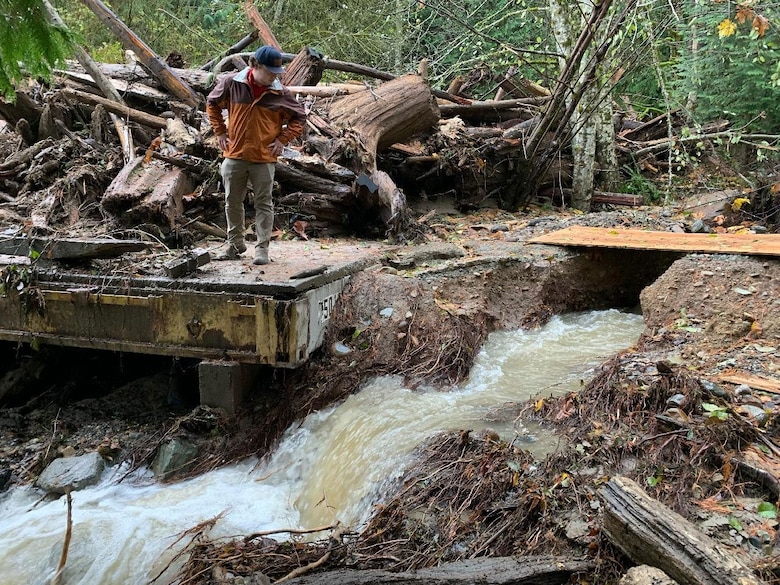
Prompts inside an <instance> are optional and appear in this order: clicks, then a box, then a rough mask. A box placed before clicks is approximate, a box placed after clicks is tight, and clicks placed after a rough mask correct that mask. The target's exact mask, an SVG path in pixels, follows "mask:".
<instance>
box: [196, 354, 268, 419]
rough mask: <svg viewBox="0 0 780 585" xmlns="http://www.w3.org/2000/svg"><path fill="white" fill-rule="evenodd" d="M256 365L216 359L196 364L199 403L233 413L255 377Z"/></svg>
mask: <svg viewBox="0 0 780 585" xmlns="http://www.w3.org/2000/svg"><path fill="white" fill-rule="evenodd" d="M257 369H258V366H257V365H255V364H242V363H239V362H227V361H217V360H204V361H202V362H200V364H198V387H199V390H200V403H201V404H205V405H206V406H211V407H213V408H223V409H224V410H225V411H226V412H227V413H228V414H235V413H236V411H237V410H238V407H239V405H240V404H241V401H242V400H243V398H244V394H245V393H246V392H247V391H248V390H249V389H250V388H251V387H252V385H253V384H254V382H255V378H256V377H257Z"/></svg>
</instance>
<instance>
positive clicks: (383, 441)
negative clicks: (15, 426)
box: [0, 311, 643, 585]
mask: <svg viewBox="0 0 780 585" xmlns="http://www.w3.org/2000/svg"><path fill="white" fill-rule="evenodd" d="M642 327H643V324H642V320H641V317H639V316H637V315H629V314H625V313H620V312H618V311H602V312H594V313H586V314H581V315H567V316H564V317H560V318H559V317H556V318H554V319H553V320H552V321H551V322H550V323H549V324H548V325H547V326H545V327H544V328H541V329H539V330H536V331H525V332H524V331H517V332H501V333H494V334H492V335H491V336H490V338H489V340H488V342H487V343H486V345H485V348H484V349H483V351H482V352H481V353H480V355H479V357H478V359H477V362H476V364H475V366H474V368H473V370H472V373H471V376H470V378H469V380H468V381H467V382H466V383H465V384H464V385H463V386H462V387H461V388H459V389H455V390H452V391H447V392H444V391H438V390H428V391H419V390H417V391H414V392H412V391H410V390H408V389H406V388H404V387H403V386H402V385H401V383H400V380H399V379H397V378H394V377H384V378H379V379H376V380H373V381H371V382H370V383H368V384H367V385H366V386H365V387H364V388H362V389H361V390H360V391H359V392H357V393H355V394H353V395H351V396H350V397H349V398H347V399H346V400H345V401H344V402H343V403H342V404H340V405H338V406H336V407H334V408H330V409H327V410H324V411H321V412H317V413H314V414H312V415H311V416H309V417H307V419H306V420H304V421H302V422H301V423H300V424H299V425H295V426H294V427H293V428H291V429H289V430H288V431H287V432H286V433H285V435H284V437H283V439H282V441H281V443H280V445H279V447H278V449H277V451H276V452H275V453H274V454H273V456H272V457H271V458H270V459H269V460H268V461H267V462H265V463H264V464H262V465H257V462H256V461H247V462H245V463H243V464H241V465H235V466H231V467H229V468H224V469H219V470H216V471H214V472H211V473H208V474H205V475H203V476H201V477H197V478H194V479H192V480H189V481H186V482H181V483H178V484H174V485H167V486H160V485H157V484H155V483H154V482H153V481H151V479H150V478H148V477H143V476H139V477H134V478H132V479H131V480H129V481H128V480H126V481H125V482H123V483H122V484H118V485H117V484H116V483H115V482H113V481H112V473H111V472H110V471H109V472H107V473H106V475H105V477H104V479H103V482H101V484H100V485H99V486H96V487H92V488H87V489H84V490H80V491H78V492H74V493H73V536H72V541H71V546H70V550H69V553H68V563H67V569H66V573H65V580H64V583H66V584H67V585H95V584H100V585H114V584H116V585H127V584H136V583H138V584H142V583H146V582H148V581H149V580H150V579H151V578H153V577H155V576H156V575H157V574H158V573H159V572H160V571H161V570H162V569H163V568H164V567H165V566H166V564H167V563H168V561H169V560H170V558H171V557H172V555H173V552H172V551H167V552H165V551H166V549H167V548H168V547H169V546H172V545H173V543H174V542H175V541H176V540H177V538H179V536H180V535H181V533H183V532H184V531H185V530H187V529H190V528H192V527H193V526H196V525H197V524H199V523H201V522H203V521H204V520H207V519H209V518H213V517H214V516H216V515H218V514H223V517H222V518H221V519H220V520H219V522H218V523H217V524H216V526H215V528H214V529H213V530H212V531H211V532H210V534H211V536H215V537H216V536H239V535H246V534H250V533H253V532H258V531H263V530H275V529H283V528H314V527H318V526H322V525H325V524H329V523H332V522H334V521H335V520H340V521H341V522H343V523H345V524H347V525H350V526H357V525H358V524H359V523H360V522H362V521H364V520H365V519H366V518H367V517H368V515H369V514H370V512H371V506H372V505H373V504H374V503H376V502H378V501H379V499H380V498H381V494H382V493H383V490H385V489H386V488H387V486H388V485H390V484H392V482H393V481H394V480H395V479H397V478H398V477H400V475H401V474H402V473H403V470H404V468H405V467H406V466H407V465H409V464H410V462H411V454H412V452H413V451H414V449H415V447H417V446H418V445H419V444H420V443H422V442H423V441H424V440H425V439H427V438H428V437H430V436H432V435H433V434H435V433H437V432H440V431H445V430H458V429H466V428H468V429H473V430H475V431H476V430H479V429H482V428H485V427H487V426H490V427H493V428H499V430H500V432H501V433H502V436H504V438H505V439H508V440H511V439H512V437H511V436H509V435H510V434H512V430H513V424H512V420H511V419H510V420H507V421H503V422H504V423H505V424H504V425H503V426H501V424H499V425H498V426H497V425H496V423H497V422H499V423H501V421H496V420H495V415H492V416H491V420H490V421H486V420H485V417H486V416H487V415H488V414H490V413H491V412H494V411H495V409H496V408H497V407H501V406H503V405H504V404H506V403H517V402H523V401H525V400H527V399H528V398H530V397H532V396H535V395H537V394H541V395H543V396H547V395H550V394H551V393H561V392H566V391H570V390H573V389H576V388H577V387H579V381H580V379H582V378H585V377H587V375H588V371H589V369H590V368H592V367H594V366H595V365H597V364H599V363H601V361H603V359H604V358H606V357H608V356H609V355H611V354H612V353H614V352H616V351H618V350H621V349H623V348H626V347H628V346H630V345H632V344H633V343H634V342H635V341H636V339H637V337H638V336H639V334H640V333H641V330H642ZM117 475H119V474H117ZM40 497H41V492H39V491H38V490H35V489H19V490H12V491H10V492H7V493H5V494H0V585H17V584H21V583H24V584H34V585H37V584H41V585H43V584H44V583H48V582H49V581H50V579H51V577H52V575H53V574H54V570H55V568H56V566H57V563H58V561H59V556H60V552H61V548H62V542H63V539H64V535H65V528H66V514H67V507H66V503H65V498H64V497H63V498H60V499H59V500H56V501H48V500H47V501H44V502H40V503H37V505H36V502H38V500H39V499H40ZM175 548H176V546H174V549H175ZM173 572H174V571H173V570H169V572H168V573H166V577H170V576H172V575H173ZM168 582H169V579H160V580H159V581H158V583H168Z"/></svg>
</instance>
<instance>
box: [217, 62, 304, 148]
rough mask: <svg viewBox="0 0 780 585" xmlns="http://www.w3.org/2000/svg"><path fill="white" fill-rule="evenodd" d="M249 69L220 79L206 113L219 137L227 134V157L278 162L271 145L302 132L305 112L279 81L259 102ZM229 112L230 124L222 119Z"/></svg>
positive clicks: (285, 141)
mask: <svg viewBox="0 0 780 585" xmlns="http://www.w3.org/2000/svg"><path fill="white" fill-rule="evenodd" d="M248 74H249V67H247V68H246V69H243V70H242V71H239V72H238V73H231V74H228V75H226V76H225V77H223V78H222V79H220V80H219V82H218V83H217V85H216V86H215V87H214V89H212V90H211V92H210V93H209V95H208V98H206V114H207V115H208V118H209V122H210V123H211V127H212V128H213V129H214V132H215V133H216V135H217V136H220V135H222V134H227V135H228V138H230V146H228V149H227V150H226V151H225V152H224V153H223V154H224V155H225V158H234V159H239V160H247V161H251V162H263V163H270V162H275V161H276V157H275V156H274V155H273V154H272V153H271V151H270V150H269V148H268V146H269V145H270V144H271V143H272V142H273V141H274V140H275V139H278V140H279V142H281V143H282V144H289V142H290V141H291V140H292V139H293V138H296V137H297V136H300V135H301V134H302V133H303V124H304V122H305V120H306V112H305V111H304V109H303V106H301V104H299V103H298V102H297V101H296V100H295V98H294V97H293V95H292V94H291V93H290V91H289V90H287V89H285V88H284V87H283V86H282V84H281V83H279V81H278V80H275V81H274V83H273V84H272V85H271V86H270V87H269V88H268V89H267V90H266V92H265V93H264V94H263V95H261V96H260V97H259V98H258V99H257V100H255V99H253V97H252V88H251V87H249V80H248V79H247V76H248ZM223 110H227V113H228V124H227V125H226V124H225V119H224V118H223V116H222V111H223Z"/></svg>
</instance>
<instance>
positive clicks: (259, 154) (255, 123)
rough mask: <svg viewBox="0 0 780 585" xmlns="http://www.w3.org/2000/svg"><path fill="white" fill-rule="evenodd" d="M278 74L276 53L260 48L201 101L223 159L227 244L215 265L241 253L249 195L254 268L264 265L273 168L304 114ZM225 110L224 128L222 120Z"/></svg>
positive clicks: (271, 210)
mask: <svg viewBox="0 0 780 585" xmlns="http://www.w3.org/2000/svg"><path fill="white" fill-rule="evenodd" d="M282 73H284V69H283V68H282V54H281V53H280V52H279V51H278V50H277V49H276V48H274V47H271V46H268V45H266V46H263V47H260V48H259V49H257V51H255V53H254V55H253V56H251V57H249V67H247V68H245V69H243V70H242V71H239V72H237V73H232V74H229V75H226V76H225V77H223V78H222V79H220V81H219V82H218V83H217V85H216V87H214V89H213V90H212V91H211V93H209V95H208V98H207V102H206V113H207V114H208V118H209V122H210V123H211V127H212V128H213V129H214V133H215V134H216V136H217V143H218V144H219V147H220V148H221V149H222V152H223V154H224V156H225V160H224V161H223V162H222V165H221V167H220V171H221V173H222V181H223V183H224V185H225V217H226V219H227V243H226V244H225V246H224V247H223V248H222V249H221V250H220V251H219V252H218V253H217V255H216V257H215V260H234V259H236V258H238V257H239V256H240V255H241V254H243V253H244V252H245V251H246V244H245V243H244V198H245V197H246V193H247V188H248V186H249V183H251V185H252V190H253V191H254V196H255V197H254V199H255V200H254V204H255V231H256V232H257V244H256V245H255V258H254V261H253V263H254V264H268V262H269V259H268V245H269V242H270V240H271V231H272V230H273V224H274V207H273V199H272V190H273V183H274V170H275V167H274V163H275V162H276V159H277V157H278V156H279V155H280V154H281V153H282V149H283V148H284V146H285V145H286V144H288V143H289V142H290V141H291V140H293V139H294V138H296V137H297V136H300V135H301V133H302V132H303V124H304V122H305V119H306V113H305V111H304V109H303V106H301V105H300V104H299V103H298V102H297V101H296V100H295V98H294V97H293V95H292V94H291V93H290V91H289V90H287V89H285V88H284V87H283V86H282V84H281V83H280V82H279V79H278V78H277V76H278V75H280V74H282ZM223 110H227V124H226V123H225V118H224V117H223V115H222V112H223Z"/></svg>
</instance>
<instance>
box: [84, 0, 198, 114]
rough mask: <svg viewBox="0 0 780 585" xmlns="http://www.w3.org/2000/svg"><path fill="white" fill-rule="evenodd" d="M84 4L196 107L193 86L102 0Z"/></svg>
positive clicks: (157, 75) (147, 66)
mask: <svg viewBox="0 0 780 585" xmlns="http://www.w3.org/2000/svg"><path fill="white" fill-rule="evenodd" d="M82 1H83V3H84V4H86V5H87V7H88V8H89V9H90V10H91V11H92V12H93V13H94V14H95V16H97V17H98V18H99V19H100V21H101V22H102V23H103V24H105V25H106V26H107V27H108V28H109V30H111V32H113V33H114V35H115V36H116V37H117V38H118V39H119V40H120V41H121V42H122V45H123V46H124V47H125V48H128V49H133V51H135V53H136V55H138V58H139V59H140V61H141V63H143V64H144V66H145V67H146V68H147V69H149V71H151V72H152V73H153V74H154V75H155V77H157V79H159V80H160V82H161V83H162V84H163V85H164V86H165V87H166V88H167V89H168V90H169V91H170V92H171V93H172V94H173V95H175V96H176V97H178V98H179V99H181V100H183V101H184V102H185V103H186V104H187V105H189V106H191V107H193V108H195V107H197V106H198V105H199V104H200V102H201V101H202V100H201V97H200V96H198V94H196V93H195V92H194V91H193V90H192V88H191V87H190V86H189V85H187V84H186V83H185V82H184V81H182V79H181V78H179V76H178V75H176V73H174V72H173V70H172V69H171V68H170V67H168V65H167V64H166V63H165V61H164V60H163V59H161V58H160V57H158V56H157V55H156V54H155V53H154V51H152V49H151V48H150V47H149V46H148V45H147V44H146V43H145V42H144V41H142V40H141V39H140V38H139V37H138V36H137V35H136V34H135V33H134V32H133V31H132V30H131V29H130V28H129V27H127V26H126V25H125V24H124V23H123V22H122V21H121V20H119V18H117V16H116V15H115V14H114V13H113V12H111V11H110V10H109V9H108V7H107V6H106V5H105V4H103V3H102V2H101V1H100V0H82Z"/></svg>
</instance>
